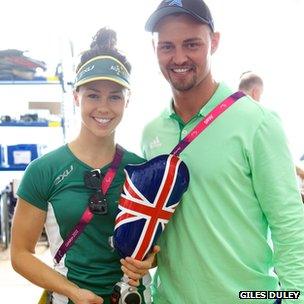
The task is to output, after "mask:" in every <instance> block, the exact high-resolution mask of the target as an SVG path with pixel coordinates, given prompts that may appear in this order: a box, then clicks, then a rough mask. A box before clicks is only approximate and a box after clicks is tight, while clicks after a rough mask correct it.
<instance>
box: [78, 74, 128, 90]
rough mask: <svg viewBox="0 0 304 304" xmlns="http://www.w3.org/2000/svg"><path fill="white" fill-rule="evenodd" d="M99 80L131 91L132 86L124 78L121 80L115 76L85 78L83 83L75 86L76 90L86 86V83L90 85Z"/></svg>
mask: <svg viewBox="0 0 304 304" xmlns="http://www.w3.org/2000/svg"><path fill="white" fill-rule="evenodd" d="M97 80H108V81H113V82H115V83H117V84H120V85H121V86H123V87H125V88H127V89H130V84H129V83H128V82H127V81H125V80H124V79H122V78H119V77H115V76H113V75H111V76H107V75H103V76H96V77H88V78H84V79H82V80H81V81H79V82H78V83H76V84H75V88H77V87H79V86H81V85H83V84H86V83H89V82H93V81H97Z"/></svg>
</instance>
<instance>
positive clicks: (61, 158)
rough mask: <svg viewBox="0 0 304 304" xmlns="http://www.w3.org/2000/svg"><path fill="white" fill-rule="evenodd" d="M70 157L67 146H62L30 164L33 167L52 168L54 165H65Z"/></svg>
mask: <svg viewBox="0 0 304 304" xmlns="http://www.w3.org/2000/svg"><path fill="white" fill-rule="evenodd" d="M68 157H69V153H68V149H67V146H66V145H63V146H60V147H59V148H56V149H54V150H52V151H49V152H47V153H45V154H43V155H42V156H40V157H38V158H36V159H35V160H33V161H32V162H31V163H30V166H31V167H44V166H51V165H52V164H57V165H58V164H60V163H64V162H65V161H66V160H67V158H68Z"/></svg>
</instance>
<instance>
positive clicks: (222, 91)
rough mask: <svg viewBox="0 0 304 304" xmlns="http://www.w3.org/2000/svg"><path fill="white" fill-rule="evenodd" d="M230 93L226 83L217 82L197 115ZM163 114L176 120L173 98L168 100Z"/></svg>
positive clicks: (202, 113) (213, 106)
mask: <svg viewBox="0 0 304 304" xmlns="http://www.w3.org/2000/svg"><path fill="white" fill-rule="evenodd" d="M231 94H232V91H231V89H230V88H229V87H228V86H226V84H224V83H223V82H221V83H219V85H218V87H217V89H216V91H215V92H214V94H213V95H212V96H211V98H210V99H209V101H208V102H207V103H206V104H205V105H204V106H203V107H202V108H201V109H200V110H199V112H198V113H197V116H206V115H207V114H208V113H209V112H210V111H211V110H212V109H214V108H215V107H216V106H217V105H218V104H220V103H221V102H222V101H223V100H224V99H225V98H226V97H228V96H229V95H231ZM165 116H167V117H168V118H174V119H177V120H178V118H179V116H178V115H177V114H176V113H175V111H174V108H173V99H171V100H170V103H169V105H168V107H167V109H166V111H165Z"/></svg>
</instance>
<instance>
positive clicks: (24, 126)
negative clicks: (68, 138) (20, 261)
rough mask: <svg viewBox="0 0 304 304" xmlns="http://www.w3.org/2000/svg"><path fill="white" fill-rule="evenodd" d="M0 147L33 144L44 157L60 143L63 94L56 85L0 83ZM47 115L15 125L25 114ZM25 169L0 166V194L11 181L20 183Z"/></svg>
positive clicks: (49, 83) (50, 83)
mask: <svg viewBox="0 0 304 304" xmlns="http://www.w3.org/2000/svg"><path fill="white" fill-rule="evenodd" d="M0 104H1V107H0V116H5V115H7V116H10V119H11V121H9V120H10V119H8V121H2V122H0V145H1V146H4V147H5V146H8V145H19V144H37V145H41V146H44V149H43V151H44V152H45V153H46V152H48V151H50V150H53V149H55V148H57V147H59V146H60V145H62V144H63V143H64V128H63V113H62V108H63V107H62V104H63V92H62V87H61V84H60V82H59V81H57V80H56V81H53V80H52V81H41V80H35V81H0ZM36 112H37V113H38V116H39V117H40V115H41V114H43V115H44V114H45V115H47V113H50V114H49V116H48V117H43V119H40V118H39V119H40V120H39V119H38V121H19V117H20V116H21V115H24V114H28V113H36ZM25 168H26V165H18V166H13V165H10V166H9V167H8V166H7V164H5V165H4V166H0V172H1V174H0V190H2V189H3V188H4V187H5V186H6V185H7V183H9V182H10V181H11V180H12V179H16V178H17V179H20V178H21V177H22V172H23V171H24V170H25Z"/></svg>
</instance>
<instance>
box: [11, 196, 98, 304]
mask: <svg viewBox="0 0 304 304" xmlns="http://www.w3.org/2000/svg"><path fill="white" fill-rule="evenodd" d="M45 219H46V212H45V211H43V210H41V209H39V208H37V207H35V206H33V205H31V204H29V203H28V202H26V201H25V200H23V199H18V203H17V207H16V210H15V214H14V219H13V225H12V242H11V261H12V266H13V268H14V269H15V271H17V272H18V273H19V274H21V275H22V276H24V277H25V278H26V279H28V280H29V281H31V282H32V283H34V284H35V285H38V286H40V287H42V288H45V289H47V290H50V291H55V292H56V293H59V294H62V295H65V296H67V297H68V298H70V299H71V300H72V301H73V302H74V303H76V304H77V303H78V304H82V303H90V304H95V303H96V304H100V303H103V300H102V298H101V297H98V296H97V295H95V294H94V293H92V292H90V291H88V290H84V289H80V288H79V287H78V286H77V285H76V284H74V283H72V282H70V281H69V280H67V279H66V278H65V277H64V276H62V275H61V274H59V273H58V272H57V271H55V270H53V269H52V268H51V267H49V266H48V265H46V264H45V263H43V262H42V261H40V260H39V259H38V258H36V257H35V256H34V254H35V247H36V244H37V242H38V240H39V238H40V235H41V233H42V229H43V226H44V223H45Z"/></svg>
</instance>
